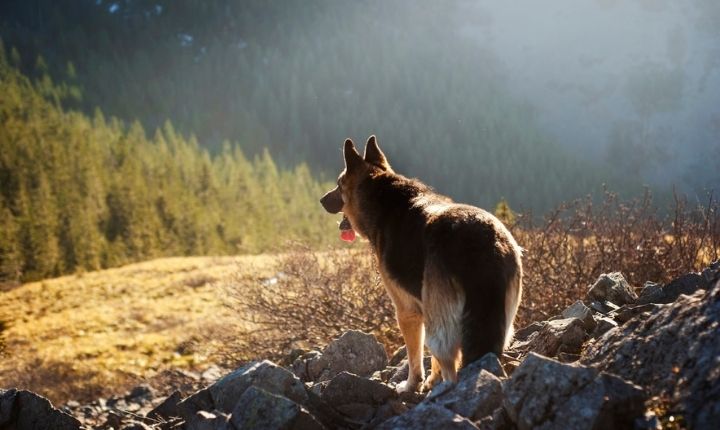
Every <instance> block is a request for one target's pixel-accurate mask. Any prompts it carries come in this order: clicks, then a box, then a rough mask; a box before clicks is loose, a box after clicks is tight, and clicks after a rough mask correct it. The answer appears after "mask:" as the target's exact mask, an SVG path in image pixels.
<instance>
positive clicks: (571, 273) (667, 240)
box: [512, 191, 720, 326]
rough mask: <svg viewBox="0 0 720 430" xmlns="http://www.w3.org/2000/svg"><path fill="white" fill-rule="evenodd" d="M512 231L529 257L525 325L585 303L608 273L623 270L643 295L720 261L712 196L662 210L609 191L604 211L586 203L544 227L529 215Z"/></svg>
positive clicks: (569, 207)
mask: <svg viewBox="0 0 720 430" xmlns="http://www.w3.org/2000/svg"><path fill="white" fill-rule="evenodd" d="M512 230H513V234H514V235H515V237H516V238H517V239H518V242H519V243H520V244H521V245H522V246H523V247H524V248H525V249H526V250H527V251H526V252H525V255H524V258H523V265H524V272H525V280H524V297H523V301H522V304H521V307H520V312H519V314H518V325H520V326H522V325H525V324H527V323H530V322H532V321H537V320H541V319H546V318H548V317H550V316H552V315H555V314H558V313H559V312H560V311H561V310H562V309H563V308H564V307H566V306H567V305H569V304H570V303H572V302H573V301H575V300H578V299H581V298H584V296H585V293H586V292H587V288H588V286H589V285H590V284H592V283H593V282H594V281H595V280H596V279H597V277H598V276H599V275H600V274H601V273H604V272H610V271H621V272H622V273H623V274H624V275H625V277H626V279H627V280H628V281H629V282H630V284H631V285H633V286H635V288H637V289H640V288H641V287H642V286H643V284H644V282H645V281H648V280H652V281H656V282H667V281H669V280H672V279H673V278H675V277H677V276H680V275H682V274H684V273H687V272H688V271H690V270H700V269H701V268H702V267H703V266H704V265H706V264H707V263H709V262H711V261H713V260H716V259H718V257H719V256H720V216H719V214H718V205H717V203H716V202H715V201H714V200H713V199H712V196H709V197H708V201H707V203H705V204H703V205H690V204H689V203H688V202H687V200H686V199H685V198H682V197H679V196H677V195H675V196H674V199H673V203H672V205H671V207H670V208H669V209H668V210H667V211H660V210H659V209H658V208H657V207H655V206H654V205H653V201H652V196H651V195H650V192H649V191H646V192H645V194H644V195H643V196H642V197H640V198H636V199H633V200H629V201H621V200H620V199H619V198H618V196H617V194H615V193H612V192H609V191H605V193H604V199H603V200H602V202H600V204H599V205H596V204H595V203H593V200H592V199H591V198H590V197H587V198H585V199H579V200H576V201H574V202H572V203H568V204H563V205H561V206H559V207H558V208H557V209H555V210H554V211H552V212H550V213H549V214H548V215H546V216H545V217H544V218H543V219H542V221H541V222H539V223H536V222H535V221H534V219H533V216H532V214H524V215H521V216H519V217H518V222H517V223H516V224H515V225H514V226H513V228H512Z"/></svg>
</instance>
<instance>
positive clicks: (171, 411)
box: [146, 391, 182, 420]
mask: <svg viewBox="0 0 720 430" xmlns="http://www.w3.org/2000/svg"><path fill="white" fill-rule="evenodd" d="M181 400H182V396H181V395H180V392H179V391H174V392H173V393H172V394H170V396H168V397H167V398H166V399H165V400H163V401H162V403H160V404H159V405H157V406H155V408H154V409H153V410H151V411H150V412H148V413H147V415H146V416H147V417H148V418H152V419H157V418H161V419H164V420H167V419H168V418H173V417H179V416H180V410H179V409H178V403H180V401H181Z"/></svg>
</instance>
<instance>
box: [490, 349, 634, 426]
mask: <svg viewBox="0 0 720 430" xmlns="http://www.w3.org/2000/svg"><path fill="white" fill-rule="evenodd" d="M504 394H505V398H504V401H503V406H504V408H505V410H506V411H507V414H508V416H509V417H510V419H511V420H512V421H513V422H514V423H515V425H516V426H517V428H518V429H520V430H525V429H535V428H542V429H601V428H632V426H633V422H634V421H635V419H636V418H638V417H640V416H642V415H643V413H644V405H643V402H644V400H645V395H644V392H643V390H642V389H641V388H640V387H637V386H635V385H633V384H631V383H629V382H626V381H623V380H622V379H620V378H618V377H616V376H613V375H610V374H607V373H601V372H599V371H597V370H596V369H594V368H592V367H586V366H581V365H570V364H563V363H560V362H558V361H555V360H552V359H550V358H547V357H543V356H540V355H537V354H533V353H531V354H530V355H528V357H527V358H526V359H525V361H524V362H523V363H522V364H521V365H520V367H518V368H517V369H516V370H515V372H514V373H513V375H512V378H511V379H509V380H508V381H507V383H506V384H505V386H504Z"/></svg>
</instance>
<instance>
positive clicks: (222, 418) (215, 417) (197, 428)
mask: <svg viewBox="0 0 720 430" xmlns="http://www.w3.org/2000/svg"><path fill="white" fill-rule="evenodd" d="M229 420H230V416H229V415H227V414H224V413H222V412H219V411H215V412H207V411H199V412H198V413H196V414H195V416H194V417H193V418H192V419H191V420H190V421H188V422H187V423H186V424H185V426H186V430H230V428H231V427H230V425H229Z"/></svg>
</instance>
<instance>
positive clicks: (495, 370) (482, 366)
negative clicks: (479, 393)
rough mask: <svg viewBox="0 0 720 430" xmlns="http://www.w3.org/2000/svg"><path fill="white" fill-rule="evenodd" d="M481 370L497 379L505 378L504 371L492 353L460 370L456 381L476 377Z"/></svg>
mask: <svg viewBox="0 0 720 430" xmlns="http://www.w3.org/2000/svg"><path fill="white" fill-rule="evenodd" d="M481 370H486V371H488V372H490V373H492V374H493V375H495V376H497V377H498V378H506V377H507V374H506V373H505V369H503V367H502V364H501V363H500V359H499V358H498V356H497V355H495V354H493V353H492V352H489V353H487V354H485V355H483V356H482V357H480V358H479V359H477V360H475V361H473V362H472V363H470V364H468V365H467V366H465V367H463V368H462V369H460V372H459V373H458V380H463V379H465V378H470V377H477V375H478V374H479V373H480V371H481Z"/></svg>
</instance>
